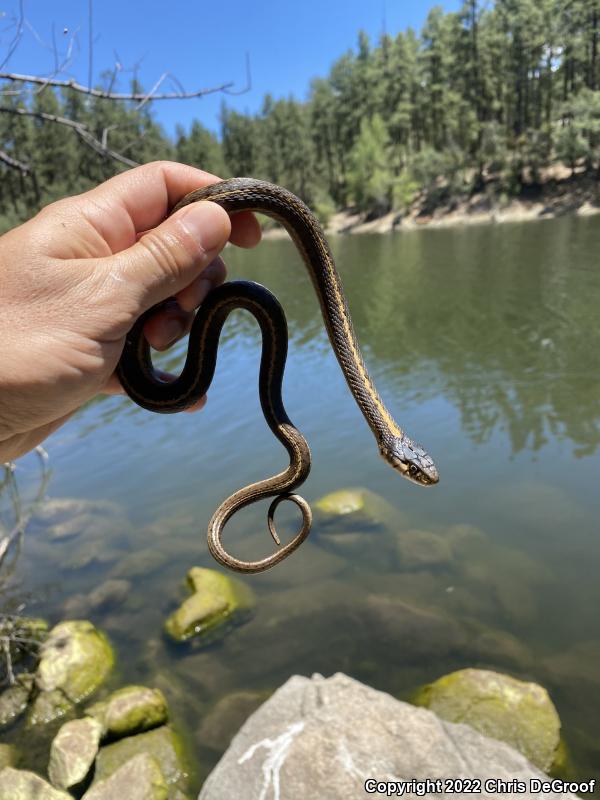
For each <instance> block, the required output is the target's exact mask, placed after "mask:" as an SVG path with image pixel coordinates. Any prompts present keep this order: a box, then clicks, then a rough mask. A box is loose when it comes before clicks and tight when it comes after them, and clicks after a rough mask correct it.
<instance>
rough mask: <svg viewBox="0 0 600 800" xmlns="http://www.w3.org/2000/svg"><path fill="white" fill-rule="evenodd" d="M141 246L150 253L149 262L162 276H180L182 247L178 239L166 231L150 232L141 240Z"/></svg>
mask: <svg viewBox="0 0 600 800" xmlns="http://www.w3.org/2000/svg"><path fill="white" fill-rule="evenodd" d="M139 245H140V246H141V247H142V248H143V249H144V250H145V251H146V252H147V253H148V256H149V262H150V263H152V264H153V265H154V267H155V268H157V270H158V271H159V273H160V274H161V275H166V276H169V275H171V277H173V278H175V277H177V276H178V275H179V272H180V260H181V259H180V255H181V245H180V243H179V242H178V240H177V239H176V237H174V236H170V235H169V234H168V233H166V232H164V231H163V232H161V233H157V232H156V231H148V232H147V233H145V234H144V235H143V236H142V237H141V239H140V240H139Z"/></svg>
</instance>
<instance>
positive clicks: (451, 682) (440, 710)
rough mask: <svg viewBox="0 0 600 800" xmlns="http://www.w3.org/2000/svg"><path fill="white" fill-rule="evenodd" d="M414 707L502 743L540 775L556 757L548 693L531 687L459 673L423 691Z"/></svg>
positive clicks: (486, 674)
mask: <svg viewBox="0 0 600 800" xmlns="http://www.w3.org/2000/svg"><path fill="white" fill-rule="evenodd" d="M413 702H414V703H415V704H416V705H421V706H425V707H426V708H429V709H430V710H431V711H433V712H435V713H436V714H437V715H438V716H439V717H441V718H442V719H445V720H447V721H448V722H462V723H464V724H466V725H470V726H471V727H472V728H475V730H477V731H479V732H480V733H482V734H484V736H489V737H491V738H492V739H499V740H500V741H502V742H506V743H507V744H509V745H510V746H511V747H514V748H515V749H516V750H518V751H519V752H521V753H522V754H523V755H524V756H525V757H526V758H528V759H529V761H531V763H532V764H534V765H535V766H536V767H538V768H539V769H541V770H542V771H544V772H548V771H550V770H551V769H553V768H554V765H555V763H556V762H557V758H558V757H560V753H561V751H560V748H559V745H560V719H559V716H558V713H557V711H556V708H555V707H554V704H553V703H552V701H551V700H550V697H549V695H548V692H547V691H546V690H545V689H543V688H542V687H541V686H539V685H538V684H536V683H525V682H524V681H520V680H517V679H516V678H512V677H510V676H508V675H502V674H500V673H497V672H491V671H488V670H480V669H463V670H459V671H458V672H453V673H451V674H450V675H445V676H444V677H442V678H439V679H438V680H437V681H435V682H434V683H432V684H429V685H428V686H425V687H423V688H422V689H421V690H419V692H418V693H417V695H416V696H415V697H414V699H413Z"/></svg>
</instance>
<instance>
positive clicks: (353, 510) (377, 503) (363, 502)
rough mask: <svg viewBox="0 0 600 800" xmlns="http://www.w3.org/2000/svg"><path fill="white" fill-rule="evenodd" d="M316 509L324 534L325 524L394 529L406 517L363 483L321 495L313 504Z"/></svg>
mask: <svg viewBox="0 0 600 800" xmlns="http://www.w3.org/2000/svg"><path fill="white" fill-rule="evenodd" d="M314 507H315V510H316V512H317V514H316V517H315V521H316V522H317V523H318V525H319V526H320V527H321V528H323V530H322V531H321V532H322V533H324V534H327V533H328V528H333V529H335V530H336V531H337V532H339V530H340V528H341V529H343V530H345V531H355V530H360V531H363V532H367V531H372V530H374V529H375V530H382V531H385V530H389V529H390V528H392V529H397V528H398V527H399V526H402V527H404V526H405V524H406V517H405V516H404V514H402V512H401V511H399V510H398V509H397V508H394V506H393V505H391V503H388V501H387V500H385V498H383V497H381V496H380V495H378V494H376V493H375V492H372V491H371V490H370V489H365V488H364V487H348V488H345V489H338V490H337V491H335V492H330V493H329V494H326V495H324V496H323V497H321V498H320V499H319V500H317V502H316V503H315V504H314Z"/></svg>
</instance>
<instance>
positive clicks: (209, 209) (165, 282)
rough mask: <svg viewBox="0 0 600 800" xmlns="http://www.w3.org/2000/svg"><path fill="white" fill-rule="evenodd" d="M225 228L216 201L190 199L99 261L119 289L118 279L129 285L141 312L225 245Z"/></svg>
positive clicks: (227, 225)
mask: <svg viewBox="0 0 600 800" xmlns="http://www.w3.org/2000/svg"><path fill="white" fill-rule="evenodd" d="M230 233H231V221H230V219H229V215H228V214H227V212H226V211H224V210H223V209H222V208H221V207H220V206H218V205H217V204H216V203H210V202H207V201H201V202H198V203H191V204H190V205H189V206H186V207H185V208H182V209H181V210H180V211H178V212H177V213H176V214H173V216H172V217H169V218H168V219H166V220H165V221H164V222H162V223H161V224H160V225H159V226H158V227H156V228H154V229H152V230H150V231H146V232H145V233H144V234H143V235H142V236H141V237H140V239H139V240H138V241H137V242H136V243H135V244H134V245H133V246H132V247H130V248H128V249H127V250H123V251H121V252H120V253H117V254H116V255H114V256H110V258H108V259H104V260H105V261H107V262H110V263H109V264H107V265H106V266H107V267H109V269H110V272H111V274H112V275H113V276H115V275H116V276H117V281H118V282H119V283H120V284H121V287H120V292H122V286H123V282H126V283H127V284H128V285H129V286H130V287H131V289H132V294H133V297H134V300H135V302H136V304H137V305H139V313H142V312H144V311H146V310H147V309H148V308H150V306H153V305H155V304H156V303H160V302H161V301H162V300H165V299H166V298H167V297H170V296H171V295H174V294H176V293H177V292H179V291H181V289H184V288H185V287H186V286H188V284H190V283H191V282H192V281H193V280H194V278H196V277H197V276H198V275H199V274H200V273H201V272H202V270H203V269H204V268H205V267H207V266H208V265H209V264H210V263H211V261H213V260H214V259H215V258H216V256H217V255H218V254H219V252H220V251H221V250H222V249H223V247H225V244H226V243H227V240H228V239H229V235H230Z"/></svg>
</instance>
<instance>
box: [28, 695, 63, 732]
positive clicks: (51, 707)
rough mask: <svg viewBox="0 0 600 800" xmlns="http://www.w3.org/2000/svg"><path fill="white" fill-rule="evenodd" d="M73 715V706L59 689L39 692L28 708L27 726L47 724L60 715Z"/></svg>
mask: <svg viewBox="0 0 600 800" xmlns="http://www.w3.org/2000/svg"><path fill="white" fill-rule="evenodd" d="M74 715H75V706H74V705H73V703H72V702H71V701H70V700H69V699H68V698H67V697H65V695H64V694H63V692H62V691H61V690H60V689H53V690H52V691H51V692H39V694H37V695H36V697H35V699H34V701H33V703H32V704H31V708H30V709H29V714H28V715H27V726H28V727H29V728H31V727H32V726H34V725H48V724H49V723H50V722H54V721H55V720H57V719H60V718H61V717H72V716H74Z"/></svg>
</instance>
